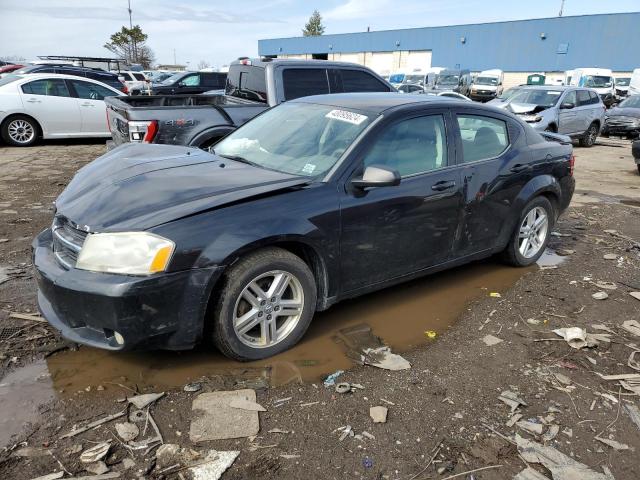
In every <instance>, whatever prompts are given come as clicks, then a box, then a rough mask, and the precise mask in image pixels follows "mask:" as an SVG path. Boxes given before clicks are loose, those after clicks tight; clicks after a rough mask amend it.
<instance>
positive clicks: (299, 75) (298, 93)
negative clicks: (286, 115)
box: [282, 68, 329, 100]
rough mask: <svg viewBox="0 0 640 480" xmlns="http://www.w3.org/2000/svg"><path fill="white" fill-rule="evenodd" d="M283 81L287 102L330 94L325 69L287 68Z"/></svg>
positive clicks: (283, 73)
mask: <svg viewBox="0 0 640 480" xmlns="http://www.w3.org/2000/svg"><path fill="white" fill-rule="evenodd" d="M282 81H283V87H284V98H285V99H286V100H293V99H295V98H300V97H308V96H310V95H322V94H325V93H329V79H328V77H327V70H326V69H324V68H287V69H286V70H284V71H283V72H282Z"/></svg>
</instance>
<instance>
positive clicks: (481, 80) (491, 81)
mask: <svg viewBox="0 0 640 480" xmlns="http://www.w3.org/2000/svg"><path fill="white" fill-rule="evenodd" d="M475 83H477V84H478V85H498V79H497V78H496V77H478V78H476V81H475Z"/></svg>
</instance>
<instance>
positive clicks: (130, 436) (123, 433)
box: [116, 422, 140, 442]
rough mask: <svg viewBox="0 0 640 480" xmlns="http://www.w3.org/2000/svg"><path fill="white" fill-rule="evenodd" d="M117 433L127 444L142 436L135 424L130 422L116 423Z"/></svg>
mask: <svg viewBox="0 0 640 480" xmlns="http://www.w3.org/2000/svg"><path fill="white" fill-rule="evenodd" d="M116 432H118V436H119V437H120V438H121V439H122V440H124V441H125V442H130V441H132V440H135V439H136V437H137V436H138V435H139V434H140V430H139V429H138V427H137V426H136V425H135V424H134V423H129V422H123V423H116Z"/></svg>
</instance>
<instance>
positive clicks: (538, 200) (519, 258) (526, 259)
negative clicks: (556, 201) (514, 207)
mask: <svg viewBox="0 0 640 480" xmlns="http://www.w3.org/2000/svg"><path fill="white" fill-rule="evenodd" d="M532 212H535V213H532ZM542 213H544V215H545V216H546V226H544V225H542V226H543V227H544V231H538V232H537V234H536V237H535V245H536V249H535V251H533V250H529V249H528V248H527V246H526V245H525V243H524V240H528V241H529V242H531V241H532V239H533V236H530V230H529V228H528V227H530V225H529V224H531V223H532V220H533V223H534V224H535V221H536V220H538V219H540V218H541V217H540V216H539V215H540V214H542ZM554 223H555V210H554V208H553V205H551V202H550V201H549V200H548V199H547V198H546V197H542V196H540V197H535V198H534V199H533V200H531V201H530V202H529V203H527V205H526V206H525V207H524V208H523V209H522V213H521V214H520V218H519V219H518V223H517V224H516V228H515V229H514V232H513V234H512V236H511V239H510V240H509V244H508V245H507V248H505V249H504V251H503V252H502V257H503V259H504V260H505V262H506V263H508V264H509V265H513V266H514V267H528V266H529V265H532V264H534V263H535V262H537V261H538V259H539V258H540V256H541V255H542V254H543V253H544V250H545V248H547V244H548V243H549V237H550V236H551V230H552V228H553V225H554ZM521 233H522V235H527V236H526V237H525V238H522V237H521ZM523 247H524V248H523Z"/></svg>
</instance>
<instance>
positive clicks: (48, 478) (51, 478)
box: [0, 282, 64, 480]
mask: <svg viewBox="0 0 640 480" xmlns="http://www.w3.org/2000/svg"><path fill="white" fill-rule="evenodd" d="M0 283H1V282H0ZM63 475H64V472H63V471H60V472H55V473H50V474H48V475H43V476H42V477H38V478H34V479H33V480H57V479H58V478H62V477H63Z"/></svg>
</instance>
